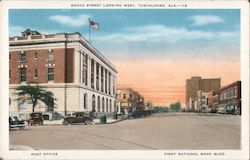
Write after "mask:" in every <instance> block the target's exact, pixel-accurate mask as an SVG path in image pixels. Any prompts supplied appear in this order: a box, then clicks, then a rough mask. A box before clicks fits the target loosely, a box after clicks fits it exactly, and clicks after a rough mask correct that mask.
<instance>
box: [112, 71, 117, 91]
mask: <svg viewBox="0 0 250 160" xmlns="http://www.w3.org/2000/svg"><path fill="white" fill-rule="evenodd" d="M113 78H114V80H113V81H114V90H115V93H113V94H114V95H116V76H115V75H114V76H113ZM112 90H113V89H112ZM112 92H113V91H112Z"/></svg>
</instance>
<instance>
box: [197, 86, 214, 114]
mask: <svg viewBox="0 0 250 160" xmlns="http://www.w3.org/2000/svg"><path fill="white" fill-rule="evenodd" d="M210 95H211V92H203V91H201V90H199V91H197V108H195V110H208V108H209V103H208V102H209V96H210Z"/></svg>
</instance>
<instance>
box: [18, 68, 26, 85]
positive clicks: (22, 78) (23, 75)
mask: <svg viewBox="0 0 250 160" xmlns="http://www.w3.org/2000/svg"><path fill="white" fill-rule="evenodd" d="M19 76H20V82H23V81H26V68H20V70H19Z"/></svg>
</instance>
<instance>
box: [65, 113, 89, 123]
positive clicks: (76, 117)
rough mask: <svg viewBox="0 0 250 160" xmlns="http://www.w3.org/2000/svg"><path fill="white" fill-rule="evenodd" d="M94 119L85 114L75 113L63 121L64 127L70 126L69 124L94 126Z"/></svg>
mask: <svg viewBox="0 0 250 160" xmlns="http://www.w3.org/2000/svg"><path fill="white" fill-rule="evenodd" d="M92 122H93V119H92V118H91V117H90V116H88V115H87V114H86V113H84V112H75V113H73V114H72V116H67V117H65V118H64V119H63V124H64V125H69V124H80V123H83V124H86V125H88V124H92Z"/></svg>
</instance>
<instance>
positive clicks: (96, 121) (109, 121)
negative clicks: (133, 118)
mask: <svg viewBox="0 0 250 160" xmlns="http://www.w3.org/2000/svg"><path fill="white" fill-rule="evenodd" d="M125 119H127V118H123V119H113V118H108V119H107V121H106V123H101V122H100V119H94V120H93V121H94V122H95V123H94V124H98V125H99V124H112V123H116V122H120V121H123V120H125Z"/></svg>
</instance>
